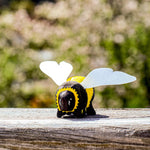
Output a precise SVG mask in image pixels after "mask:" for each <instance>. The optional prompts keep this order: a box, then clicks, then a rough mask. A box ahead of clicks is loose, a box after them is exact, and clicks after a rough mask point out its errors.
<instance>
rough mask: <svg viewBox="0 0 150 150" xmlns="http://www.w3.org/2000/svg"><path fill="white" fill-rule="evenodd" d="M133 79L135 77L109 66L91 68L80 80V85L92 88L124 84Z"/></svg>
mask: <svg viewBox="0 0 150 150" xmlns="http://www.w3.org/2000/svg"><path fill="white" fill-rule="evenodd" d="M135 80H136V77H134V76H131V75H129V74H127V73H124V72H121V71H113V70H112V69H110V68H98V69H94V70H92V71H91V72H90V73H89V74H88V75H87V76H86V77H85V79H84V80H83V81H82V82H81V85H82V86H83V87H84V88H94V87H97V86H103V85H119V84H125V83H129V82H133V81H135Z"/></svg>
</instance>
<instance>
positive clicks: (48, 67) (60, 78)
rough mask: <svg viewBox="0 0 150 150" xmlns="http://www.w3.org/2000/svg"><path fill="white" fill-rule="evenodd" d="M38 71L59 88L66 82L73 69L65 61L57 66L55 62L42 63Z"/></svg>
mask: <svg viewBox="0 0 150 150" xmlns="http://www.w3.org/2000/svg"><path fill="white" fill-rule="evenodd" d="M40 69H41V71H42V72H44V73H45V74H46V75H48V76H49V77H51V78H52V79H53V81H54V82H55V83H56V84H57V85H58V86H60V85H61V84H62V83H63V82H65V81H66V80H67V78H68V76H69V75H70V73H71V71H72V69H73V67H72V65H71V64H69V63H67V62H65V61H62V62H60V63H59V64H58V63H57V62H56V61H44V62H42V63H41V64H40Z"/></svg>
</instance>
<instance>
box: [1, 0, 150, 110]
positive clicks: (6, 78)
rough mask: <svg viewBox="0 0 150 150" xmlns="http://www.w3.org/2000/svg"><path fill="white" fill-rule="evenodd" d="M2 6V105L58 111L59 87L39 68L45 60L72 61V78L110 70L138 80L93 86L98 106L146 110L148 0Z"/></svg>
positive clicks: (149, 96) (26, 1) (15, 0)
mask: <svg viewBox="0 0 150 150" xmlns="http://www.w3.org/2000/svg"><path fill="white" fill-rule="evenodd" d="M2 2H5V4H3V5H2ZM6 2H7V1H0V7H1V9H0V61H1V63H0V107H56V106H55V100H54V96H55V91H56V89H57V86H56V85H55V83H53V81H52V80H51V79H48V77H47V76H45V75H44V74H43V73H42V72H41V71H40V70H39V67H38V66H39V63H40V62H41V61H44V60H56V61H58V62H60V61H62V60H65V61H67V62H69V63H71V64H72V65H73V66H74V70H73V72H72V74H71V75H72V76H73V75H85V76H86V75H87V74H88V73H89V72H90V71H91V70H93V69H94V68H97V67H110V68H113V69H114V70H121V71H124V72H127V73H129V74H131V75H134V76H136V77H137V81H136V82H134V83H131V84H126V85H119V86H106V87H99V88H96V96H95V100H94V106H95V107H97V108H98V107H111V108H116V107H121V108H125V107H130V108H133V107H149V106H150V20H149V19H148V18H150V2H149V1H140V0H126V1H121V0H94V1H93V0H85V1H82V0H66V1H65V0H57V1H53V2H52V1H51V2H50V1H49V2H48V1H38V3H37V1H30V0H22V1H19V0H10V1H9V2H8V3H7V5H6Z"/></svg>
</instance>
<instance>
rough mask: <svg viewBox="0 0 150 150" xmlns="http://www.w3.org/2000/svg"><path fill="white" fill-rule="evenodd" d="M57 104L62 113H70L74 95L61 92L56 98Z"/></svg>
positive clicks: (73, 104)
mask: <svg viewBox="0 0 150 150" xmlns="http://www.w3.org/2000/svg"><path fill="white" fill-rule="evenodd" d="M58 103H59V106H60V109H61V110H62V111H71V110H72V109H73V108H74V106H75V97H74V94H73V93H72V92H70V91H67V90H66V91H62V92H61V93H60V94H59V97H58Z"/></svg>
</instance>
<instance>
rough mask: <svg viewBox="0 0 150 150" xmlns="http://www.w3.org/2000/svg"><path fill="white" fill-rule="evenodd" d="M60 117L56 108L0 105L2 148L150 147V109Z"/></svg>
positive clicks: (118, 110) (30, 149)
mask: <svg viewBox="0 0 150 150" xmlns="http://www.w3.org/2000/svg"><path fill="white" fill-rule="evenodd" d="M96 112H97V115H96V116H89V117H86V118H82V119H77V118H68V117H66V118H61V119H60V118H56V109H12V108H10V109H5V108H3V109H0V150H3V149H4V150H6V149H11V150H20V149H21V150H32V149H33V150H34V149H35V150H48V149H65V150H68V149H75V150H78V149H98V150H99V149H106V150H107V149H108V150H112V149H127V150H129V149H130V150H132V149H133V150H148V149H150V109H124V110H121V109H97V110H96Z"/></svg>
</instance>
